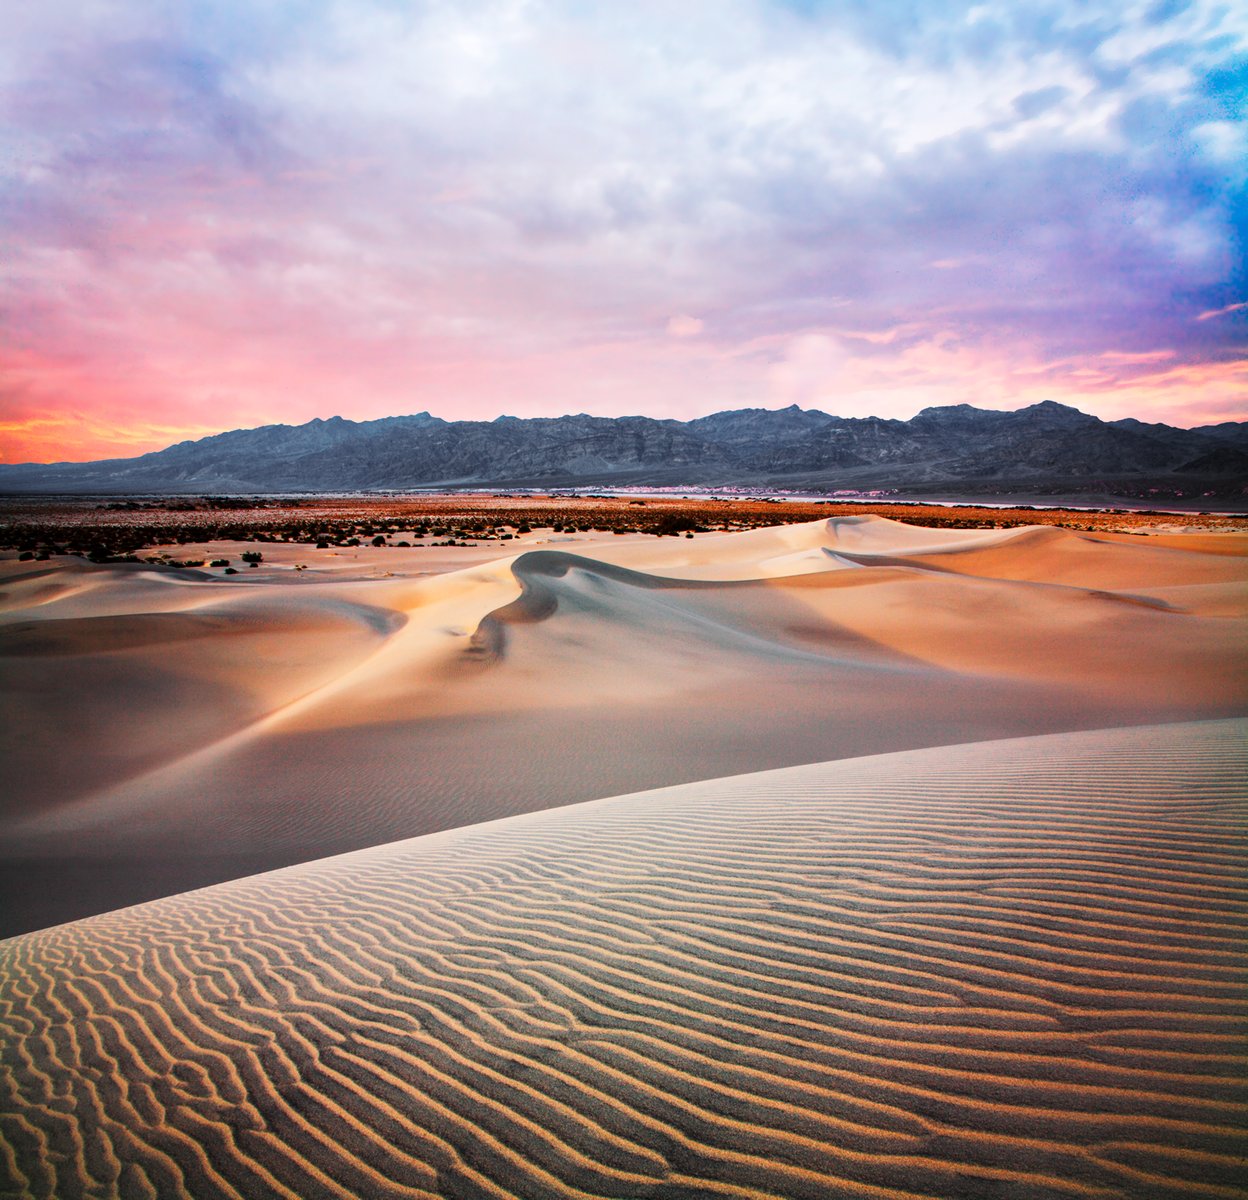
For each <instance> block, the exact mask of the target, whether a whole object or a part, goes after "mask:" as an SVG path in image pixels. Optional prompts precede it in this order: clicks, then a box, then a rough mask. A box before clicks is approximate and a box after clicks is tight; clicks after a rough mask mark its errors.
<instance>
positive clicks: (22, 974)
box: [0, 721, 1248, 1200]
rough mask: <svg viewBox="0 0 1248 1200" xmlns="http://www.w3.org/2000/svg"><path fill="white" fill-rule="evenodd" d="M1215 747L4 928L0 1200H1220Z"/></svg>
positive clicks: (896, 758) (656, 808) (638, 824)
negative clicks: (35, 928) (17, 1199)
mask: <svg viewBox="0 0 1248 1200" xmlns="http://www.w3.org/2000/svg"><path fill="white" fill-rule="evenodd" d="M1246 735H1248V722H1244V721H1211V722H1198V723H1190V724H1177V725H1169V726H1154V727H1139V728H1133V729H1125V730H1113V731H1102V732H1094V733H1076V734H1063V735H1058V736H1050V737H1041V738H1030V739H1019V740H1011V741H1001V742H995V743H981V744H977V745H972V746H960V747H948V748H943V749H937V750H925V751H913V752H907V753H900V754H894V755H887V756H882V757H876V758H863V759H854V760H847V761H841V762H837V763H828V764H819V765H813V766H804V767H794V768H787V769H784V770H780V771H774V772H768V773H764V774H756V775H750V776H740V777H735V778H729V779H721V780H715V781H711V782H704V783H697V784H690V785H685V786H682V787H677V788H671V789H666V790H662V791H658V792H651V793H643V794H639V795H632V796H624V797H620V798H616V799H611V800H602V801H597V802H592V803H589V804H584V805H578V806H576V807H573V808H566V809H562V810H554V811H548V812H544V813H538V814H532V815H528V816H523V817H518V818H514V819H510V820H506V821H500V822H495V823H492V824H489V825H483V826H478V827H475V828H469V829H463V830H458V831H453V832H448V833H442V834H438V835H435V836H432V837H427V838H421V839H416V840H413V841H408V842H403V843H396V844H394V845H390V846H386V847H380V848H376V849H373V850H367V851H361V852H358V853H356V854H352V855H348V856H345V857H341V858H337V859H331V860H326V861H323V862H319V863H313V864H309V865H306V866H303V867H297V868H291V869H289V870H286V871H282V872H278V873H275V874H272V875H266V876H260V877H256V878H254V879H249V880H242V881H239V882H236V883H231V884H224V885H221V886H219V887H216V888H212V889H209V890H207V891H203V892H198V893H191V894H187V895H185V896H181V897H177V898H173V899H169V900H162V901H158V902H155V903H152V904H148V905H143V906H140V907H138V908H134V909H129V910H125V911H121V912H116V913H112V914H109V915H106V916H102V917H97V918H93V919H90V920H86V921H81V922H77V923H74V924H71V925H65V926H61V927H58V928H54V929H49V930H46V931H43V932H40V933H36V934H30V935H26V936H23V937H19V938H16V939H12V940H10V941H8V942H5V943H0V956H2V959H3V983H2V990H0V1030H2V1034H3V1037H2V1045H3V1051H2V1058H0V1066H2V1071H0V1096H2V1097H3V1102H2V1103H0V1137H2V1142H3V1151H2V1152H0V1180H2V1181H3V1182H2V1183H0V1194H4V1195H15V1196H16V1195H23V1196H34V1197H57V1198H71V1197H79V1196H84V1197H85V1196H121V1197H148V1196H159V1197H175V1196H183V1195H191V1196H195V1197H197V1198H199V1197H213V1198H215V1197H247V1198H249V1200H250V1198H252V1197H256V1198H259V1197H279V1196H280V1197H299V1198H312V1197H343V1198H345V1197H359V1196H369V1197H374V1196H375V1197H448V1198H449V1197H454V1198H456V1200H469V1198H472V1200H476V1198H479V1197H513V1196H520V1197H534V1198H537V1197H542V1198H544V1197H563V1198H572V1197H586V1196H590V1197H610V1198H619V1197H633V1196H636V1197H664V1198H668V1200H676V1198H680V1200H686V1198H689V1197H699V1198H700V1197H706V1198H711V1197H717V1198H718V1197H752V1198H758V1197H772V1198H777V1197H780V1198H811V1200H816V1198H817V1200H826V1198H827V1197H842V1196H844V1197H859V1196H868V1197H930V1198H933V1200H962V1198H975V1200H979V1198H986V1197H1004V1196H1009V1197H1023V1196H1026V1197H1044V1198H1049V1197H1053V1198H1057V1197H1062V1198H1066V1197H1073V1198H1081V1197H1107V1198H1109V1197H1114V1198H1127V1197H1145V1196H1146V1197H1150V1198H1151V1197H1179V1196H1184V1197H1186V1196H1201V1197H1210V1198H1212V1197H1233V1196H1244V1195H1246V1194H1248V1192H1246V1191H1245V1187H1244V1180H1243V1176H1242V1173H1241V1168H1242V1162H1243V1155H1244V1152H1245V1148H1246V1144H1245V1136H1244V1127H1245V1120H1246V1118H1248V1091H1246V1089H1245V1057H1244V1035H1245V1033H1246V1032H1248V1030H1246V1027H1245V1025H1246V1023H1245V1001H1246V1000H1248V976H1246V974H1245V968H1246V967H1248V905H1246V903H1245V901H1246V900H1248V895H1246V894H1245V893H1246V888H1245V878H1246V875H1245V868H1246V867H1248V861H1246V858H1248V854H1246V852H1245V840H1244V821H1245V816H1246V815H1248V789H1246V788H1245V779H1246V778H1248V775H1246V774H1245V768H1246V767H1248V761H1246V759H1248V753H1246V752H1245V747H1246V745H1248V738H1246Z"/></svg>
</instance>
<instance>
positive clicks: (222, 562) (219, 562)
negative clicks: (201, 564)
mask: <svg viewBox="0 0 1248 1200" xmlns="http://www.w3.org/2000/svg"><path fill="white" fill-rule="evenodd" d="M208 565H209V566H210V567H228V566H229V565H230V560H229V559H228V558H214V559H213V560H212V562H210V563H209V564H208Z"/></svg>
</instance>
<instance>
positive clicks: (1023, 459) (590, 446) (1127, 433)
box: [0, 401, 1248, 497]
mask: <svg viewBox="0 0 1248 1200" xmlns="http://www.w3.org/2000/svg"><path fill="white" fill-rule="evenodd" d="M729 484H736V485H744V486H749V487H760V488H761V487H792V488H803V489H818V490H824V491H831V490H874V489H885V490H897V491H907V492H911V493H915V494H922V493H924V492H937V491H941V490H949V489H957V490H959V491H961V492H962V493H964V494H981V493H983V494H987V493H993V494H1010V493H1019V492H1028V493H1036V494H1039V493H1044V492H1046V491H1061V492H1064V493H1068V494H1069V493H1079V492H1095V493H1098V494H1108V495H1127V496H1145V495H1160V496H1167V495H1189V496H1190V495H1193V494H1195V495H1210V496H1221V497H1243V496H1244V495H1246V494H1248V488H1246V485H1248V422H1223V423H1222V424H1220V425H1212V426H1206V427H1204V428H1198V429H1179V428H1175V427H1173V426H1169V425H1161V424H1150V423H1146V422H1142V421H1137V420H1135V419H1133V418H1127V419H1125V420H1120V421H1112V422H1106V421H1102V420H1100V419H1099V418H1097V417H1093V416H1089V415H1088V414H1086V413H1083V412H1080V411H1078V410H1077V409H1074V408H1069V407H1066V406H1064V405H1061V404H1056V403H1054V402H1052V401H1045V402H1043V403H1040V404H1035V405H1032V406H1030V407H1028V408H1023V409H1019V410H1017V411H1014V412H1003V411H996V410H991V409H978V408H974V407H972V406H970V405H967V404H958V405H951V406H947V407H941V408H926V409H924V410H923V411H922V412H920V413H918V414H917V415H916V416H914V417H913V418H911V419H910V420H909V421H901V420H889V419H884V418H878V417H865V418H854V417H837V416H832V415H830V414H828V413H823V412H819V411H816V410H813V409H801V408H798V407H797V406H796V405H793V406H791V407H789V408H786V409H779V410H772V409H738V410H734V411H728V412H719V413H714V414H712V415H711V416H707V417H699V418H697V419H696V420H692V421H676V420H660V419H655V418H651V417H640V416H638V417H591V416H587V415H585V414H583V413H582V414H578V415H575V416H565V417H553V418H546V417H535V418H525V419H521V418H517V417H507V416H504V417H499V418H497V419H496V420H493V421H445V420H443V419H442V418H440V417H435V416H431V415H430V414H429V413H427V412H422V413H417V414H415V415H412V416H398V417H386V418H382V419H380V420H375V421H361V422H356V421H349V420H344V419H343V418H342V417H331V418H329V419H328V420H321V419H319V418H318V419H316V420H313V421H309V422H308V423H307V424H304V425H296V426H290V425H267V426H263V427H261V428H258V429H236V430H231V431H229V432H227V433H221V434H217V435H215V436H212V437H207V438H201V439H199V440H197V441H187V442H179V443H178V444H176V445H174V446H170V447H168V448H167V449H165V450H160V451H155V452H153V453H150V454H144V455H141V456H139V457H137V458H128V459H107V460H102V461H99V462H90V463H52V464H40V463H28V464H19V465H9V466H0V491H3V492H8V493H52V492H76V493H93V492H100V493H128V492H158V493H161V492H163V493H190V492H196V493H204V492H215V493H265V492H292V491H307V492H327V491H364V490H395V489H405V488H430V487H443V488H466V487H476V486H481V487H499V486H503V487H508V486H511V487H521V486H534V487H541V488H548V487H570V486H583V487H586V486H587V487H594V486H604V487H605V486H626V485H641V486H644V485H651V486H673V485H675V486H691V487H693V486H709V487H715V486H725V485H729Z"/></svg>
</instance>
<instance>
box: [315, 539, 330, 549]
mask: <svg viewBox="0 0 1248 1200" xmlns="http://www.w3.org/2000/svg"><path fill="white" fill-rule="evenodd" d="M316 548H317V549H318V550H328V549H329V543H328V542H326V541H324V540H322V541H319V542H317V543H316Z"/></svg>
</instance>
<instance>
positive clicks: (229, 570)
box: [224, 567, 238, 575]
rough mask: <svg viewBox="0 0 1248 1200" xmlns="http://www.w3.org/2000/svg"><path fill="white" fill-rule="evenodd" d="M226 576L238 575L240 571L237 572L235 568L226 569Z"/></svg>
mask: <svg viewBox="0 0 1248 1200" xmlns="http://www.w3.org/2000/svg"><path fill="white" fill-rule="evenodd" d="M224 574H226V575H237V574H238V571H237V570H235V568H234V567H226V568H225V571H224Z"/></svg>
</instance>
